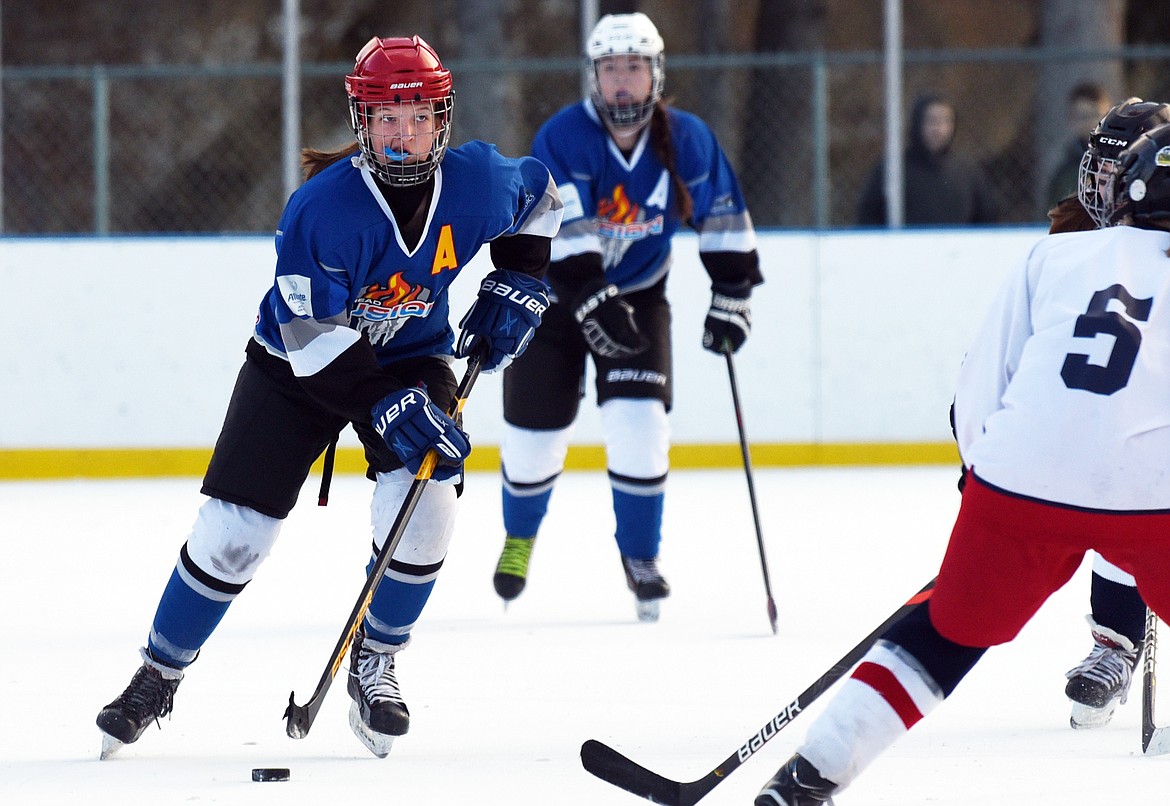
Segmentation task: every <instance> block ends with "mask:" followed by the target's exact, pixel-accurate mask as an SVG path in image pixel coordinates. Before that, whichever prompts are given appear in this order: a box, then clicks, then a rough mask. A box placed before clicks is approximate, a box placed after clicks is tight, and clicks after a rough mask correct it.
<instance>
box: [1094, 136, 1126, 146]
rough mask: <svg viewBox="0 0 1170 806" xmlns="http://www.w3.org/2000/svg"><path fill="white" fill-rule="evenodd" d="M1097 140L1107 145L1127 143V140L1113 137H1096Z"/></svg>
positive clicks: (1124, 144)
mask: <svg viewBox="0 0 1170 806" xmlns="http://www.w3.org/2000/svg"><path fill="white" fill-rule="evenodd" d="M1097 142H1099V143H1104V144H1105V145H1107V146H1122V147H1125V146H1127V145H1129V140H1118V139H1117V138H1115V137H1098V138H1097Z"/></svg>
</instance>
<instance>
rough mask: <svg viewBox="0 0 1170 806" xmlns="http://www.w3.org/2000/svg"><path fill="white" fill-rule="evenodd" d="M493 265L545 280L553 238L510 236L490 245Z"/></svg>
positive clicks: (497, 239)
mask: <svg viewBox="0 0 1170 806" xmlns="http://www.w3.org/2000/svg"><path fill="white" fill-rule="evenodd" d="M490 249H491V256H492V264H493V265H495V266H496V268H499V269H507V270H508V271H518V272H521V273H522V274H530V275H532V276H533V277H536V278H537V279H541V280H543V279H544V277H545V275H546V274H547V273H548V265H549V258H550V256H551V254H552V238H547V237H545V236H543V235H509V236H505V237H501V238H496V239H495V240H494V241H492V242H491V244H490Z"/></svg>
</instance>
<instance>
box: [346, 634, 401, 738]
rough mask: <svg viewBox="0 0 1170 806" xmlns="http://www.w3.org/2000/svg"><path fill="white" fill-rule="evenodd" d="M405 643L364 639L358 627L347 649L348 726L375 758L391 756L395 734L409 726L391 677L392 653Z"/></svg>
mask: <svg viewBox="0 0 1170 806" xmlns="http://www.w3.org/2000/svg"><path fill="white" fill-rule="evenodd" d="M407 643H409V642H407ZM405 646H406V644H384V643H381V642H379V641H373V640H370V639H367V638H366V637H365V634H364V631H362V630H358V632H357V635H355V636H354V640H353V649H352V650H351V651H350V656H349V682H348V684H347V686H346V688H347V690H348V691H349V696H350V697H351V698H352V699H353V704H352V705H351V706H350V708H349V727H350V728H351V729H352V730H353V732H354V734H355V735H356V736H357V737H358V738H359V739H360V740H361V742H362V744H364V745H365V746H366V747H368V748H369V749H370V752H371V753H373V754H374V755H375V756H377V757H378V758H386V756H388V755H390V748H391V747H393V745H394V739H395V737H397V736H402V735H403V734H405V733H406V732H407V730H409V729H410V712H409V711H408V710H406V703H405V702H403V700H402V692H401V690H399V688H398V679H397V678H396V677H395V676H394V655H395V654H397V653H398V651H399V650H401V649H403V648H405Z"/></svg>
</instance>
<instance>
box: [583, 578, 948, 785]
mask: <svg viewBox="0 0 1170 806" xmlns="http://www.w3.org/2000/svg"><path fill="white" fill-rule="evenodd" d="M933 588H934V580H933V579H932V580H931V581H930V582H928V583H927V584H926V587H924V588H923V589H922V590H920V591H919V592H918V593H916V594H914V596H912V597H911V598H910V599H909V600H908V601H907V602H906V603H905V604H904V605H902V606H901V607H899V608H898V609H897V610H895V611H894V612H893V613H892V614H891V615H890V617H889V618H887V619H886V620H885V621H883V622H882V623H881V624H880V625H879V626H878V627H877V629H875V630H874V631H873V632H871V633H870V634H869V635H867V636H866V637H865V638H864V639H862V641H861V643H859V644H858V645H857V646H855V647H853V649H851V650H849V651H848V652H846V653H845V655H844V656H843V657H842V658H841V659H840V660H839V661H837V662H836V663H835V664H833V665H832V667H830V668H829V670H828V671H827V672H825V673H824V674H823V675H821V676H820V677H818V678H817V680H816V682H815V683H813V684H812V685H811V686H809V687H808V688H806V689H805V690H804V691H802V692H801V694H800V696H799V697H797V698H796V699H795V700H793V701H792V702H791V703H789V704H788V705H787V706H785V708H784V709H783V710H782V711H781V712H780V713H778V714H776V716H774V717H772V718H771V719H770V720H768V722H766V723H765V724H764V727H762V728H760V729H759V730H758V731H756V732H755V733H754V734H752V736H751V737H750V738H749V739H748V740H747V741H746V742H744V743H743V744H742V745H740V747H739V748H738V749H737V750H736V751H735V752H734V753H732V754H731V755H730V756H728V757H727V758H726V759H724V760H723V763H722V764H720V765H719V766H718V767H716V768H715V769H713V770H711V772H709V773H707V774H706V775H704V776H703V777H702V778H700V779H698V780H697V781H691V782H689V783H682V782H680V781H672V780H670V779H669V778H665V777H663V776H661V775H659V774H658V773H656V772H651V771H650V770H648V769H646V768H645V767H643V766H642V765H640V764H638V763H636V762H634V761H631V760H630V759H628V758H626V757H625V756H623V755H622V754H621V753H619V752H617V751H616V750H614V749H613V748H612V747H609V746H608V745H605V744H602V743H601V742H599V741H597V740H596V739H590V740H588V741H587V742H585V744H583V745H581V764H582V765H584V767H585V769H586V770H588V771H589V772H591V773H593V774H594V775H596V776H597V777H598V778H600V779H601V780H603V781H606V782H608V783H611V784H613V785H614V786H616V787H620V788H621V789H624V790H626V791H627V792H632V793H633V794H635V795H637V796H639V797H642V798H646V799H647V800H650V801H652V802H654V803H662V804H667V805H668V806H691V804H694V803H698V802H699V801H700V800H701V799H702V798H703V797H705V796H706V795H707V793H709V792H710V791H711V790H712V789H714V788H715V787H716V786H718V785H719V784H720V783H722V781H723V779H724V778H726V777H727V776H728V775H731V773H733V772H735V770H736V769H738V768H739V766H740V765H741V764H743V763H744V762H745V761H747V760H748V759H749V758H751V757H752V755H754V754H755V752H756V751H757V750H759V749H760V748H761V747H763V746H764V745H765V744H766V743H767V742H769V741H771V740H772V739H774V738H775V737H776V734H777V733H779V732H780V731H781V730H783V729H784V728H786V727H788V724H789V723H790V722H792V720H793V719H795V718H796V717H797V716H799V714H800V712H801V711H803V710H804V709H806V708H808V707H809V706H810V705H812V704H813V702H815V701H816V699H817V698H818V697H820V696H821V695H822V694H824V693H825V691H826V690H827V689H829V687H831V686H832V685H833V684H834V683H836V682H837V681H838V680H840V679H841V678H842V677H844V676H845V675H846V674H847V673H848V672H849V670H850V669H852V668H853V667H854V665H856V664H857V662H858V661H860V660H861V659H862V657H864V655H865V653H866V652H868V651H869V649H870V647H872V646H873V645H874V644H875V643H876V642H877V640H878V638H880V637H881V636H882V634H883V633H884V632H885V631H886V630H888V629H889V628H890V627H891V626H892V625H893V624H894V622H896V621H898V620H899V619H901V618H902V617H903V616H905V615H906V614H907V613H909V612H910V611H911V610H912V609H914V608H915V607H917V606H918V605H919V604H920V603H922V602H925V601H926V600H927V599H929V598H930V592H931V590H932V589H933Z"/></svg>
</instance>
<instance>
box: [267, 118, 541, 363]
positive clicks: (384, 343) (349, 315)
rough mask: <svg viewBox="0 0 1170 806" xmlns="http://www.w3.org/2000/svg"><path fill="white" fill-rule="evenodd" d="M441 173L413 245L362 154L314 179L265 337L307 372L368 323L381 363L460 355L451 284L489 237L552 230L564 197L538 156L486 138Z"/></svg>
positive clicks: (283, 245)
mask: <svg viewBox="0 0 1170 806" xmlns="http://www.w3.org/2000/svg"><path fill="white" fill-rule="evenodd" d="M434 183H435V186H434V192H433V194H432V198H431V203H430V208H429V210H428V211H427V215H426V222H425V224H424V226H423V231H422V237H421V239H420V240H419V242H418V244H417V246H415V247H414V248H408V247H407V245H406V244H405V243H404V241H403V237H402V234H401V232H400V231H399V227H398V224H397V222H396V221H395V219H394V215H393V214H392V213H391V211H390V208H389V206H388V205H387V203H386V200H385V198H384V197H383V195H382V193H381V192H380V191H379V189H378V186H377V185H376V183H375V180H374V177H373V175H372V174H371V173H370V171H369V169H368V168H367V167H366V166H365V164H364V162H363V160H362V158H361V157H360V156H355V157H353V158H352V159H342V160H339V161H338V162H336V163H334V164H333V165H330V166H329V167H327V168H325V169H324V170H323V171H321V173H319V174H317V175H316V176H314V177H313V178H312V179H310V180H309V181H307V182H305V184H304V185H302V186H301V187H300V188H299V189H298V190H297V191H296V192H295V193H293V195H292V197H291V198H290V199H289V202H288V204H287V206H286V207H285V211H284V215H283V216H282V217H281V220H280V226H279V229H278V231H277V233H276V254H277V260H276V281H275V283H274V285H273V287H272V289H271V290H270V291H269V292H268V294H267V295H266V296H265V298H264V300H263V301H262V302H261V305H260V312H259V315H258V317H257V320H256V328H255V334H254V338H255V339H256V341H258V342H259V343H260V344H262V345H263V346H264V347H265V348H266V349H267V350H268V352H270V353H272V354H273V355H277V356H280V357H282V358H285V359H287V360H288V361H289V363H290V364H291V366H292V370H293V373H294V374H295V375H297V376H298V377H301V378H306V377H309V376H312V375H314V374H316V373H318V372H320V371H321V370H322V369H324V368H325V367H326V366H328V365H329V363H330V362H332V361H333V360H334V359H336V358H337V357H338V356H339V355H341V353H343V352H345V351H346V350H347V349H348V348H350V347H351V346H352V345H353V344H354V343H355V342H357V341H358V340H359V339H360V334H365V336H366V337H367V338H368V340H369V343H370V345H371V346H372V348H373V351H374V354H375V357H376V360H377V363H378V364H379V365H380V366H386V365H388V364H390V363H392V362H394V361H399V360H402V359H406V358H413V357H415V356H423V355H450V354H451V353H452V346H453V342H454V333H453V331H452V329H451V326H450V324H449V316H450V311H449V310H448V299H447V288H448V286H450V284H451V282H452V281H453V280H454V279H455V277H456V276H458V274H459V272H460V271H461V270H462V268H463V267H464V266H466V265H467V263H468V261H470V260H471V258H472V257H473V256H474V255H475V254H476V252H478V251H479V249H480V247H482V246H483V245H484V244H485V243H487V242H488V241H491V240H494V239H495V238H498V237H501V236H511V235H521V234H523V235H537V236H543V237H549V238H551V237H553V236H554V235H555V234H556V232H557V228H558V227H559V225H560V219H561V204H560V200H559V199H558V197H557V192H556V188H555V186H554V185H553V183H552V181H551V179H550V177H549V173H548V170H547V169H546V168H545V167H544V166H543V165H541V164H540V163H539V162H538V161H537V160H535V159H532V158H531V157H525V158H521V159H510V158H506V157H503V156H501V155H500V154H499V153H498V152H497V151H496V149H495V146H492V145H489V144H487V143H482V142H479V141H472V142H469V143H465V144H463V145H461V146H459V147H457V148H452V149H449V150H448V151H447V154H446V156H445V157H444V159H443V162H442V163H441V164H440V165H439V168H438V170H437V171H436V173H435V177H434ZM501 268H511V269H518V270H521V271H523V270H524V269H523V267H515V266H505V267H501Z"/></svg>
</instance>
